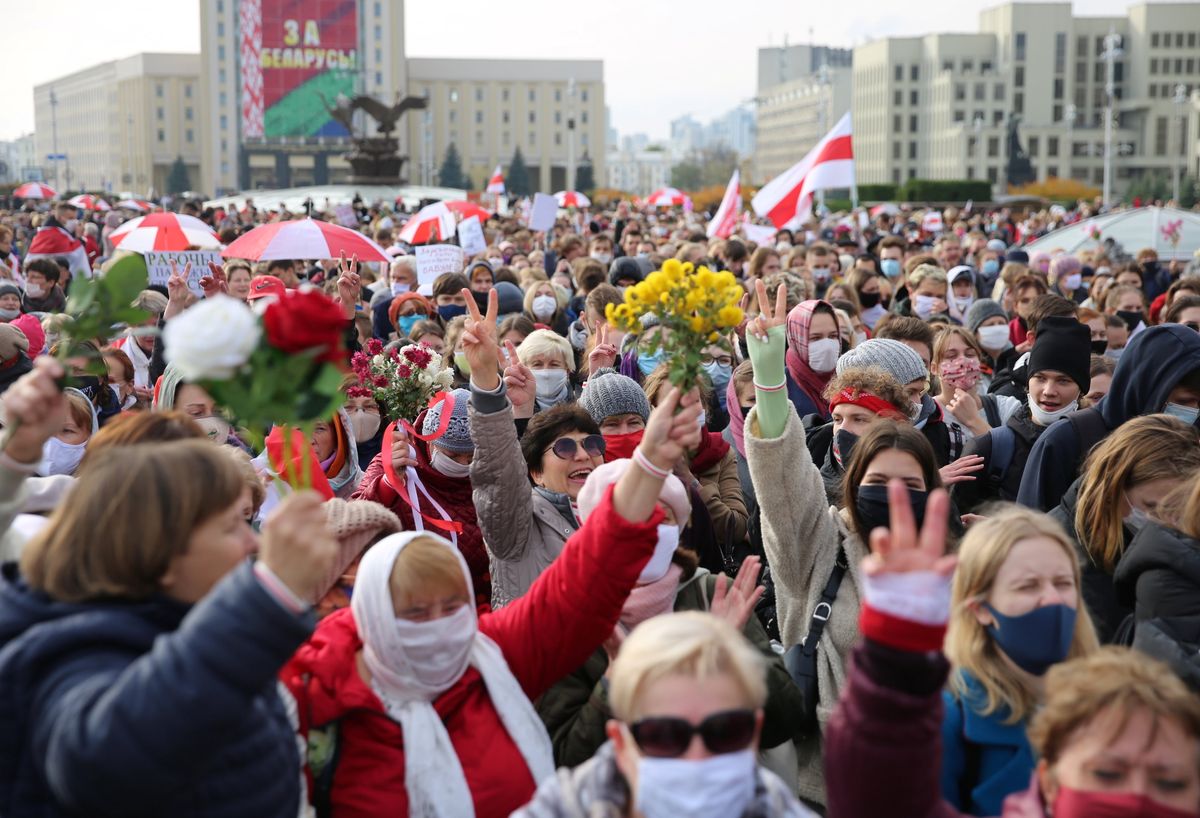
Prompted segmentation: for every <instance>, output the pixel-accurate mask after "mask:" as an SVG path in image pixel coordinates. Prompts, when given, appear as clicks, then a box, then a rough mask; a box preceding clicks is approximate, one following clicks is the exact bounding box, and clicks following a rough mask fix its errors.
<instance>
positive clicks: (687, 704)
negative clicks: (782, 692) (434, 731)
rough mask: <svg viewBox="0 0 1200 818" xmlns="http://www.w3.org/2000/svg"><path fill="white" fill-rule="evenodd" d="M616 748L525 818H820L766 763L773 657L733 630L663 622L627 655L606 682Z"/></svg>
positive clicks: (652, 623) (697, 621)
mask: <svg viewBox="0 0 1200 818" xmlns="http://www.w3.org/2000/svg"><path fill="white" fill-rule="evenodd" d="M607 681H608V683H607V684H606V688H607V690H608V700H609V704H610V706H611V708H612V718H611V719H609V720H608V721H607V723H606V724H605V732H606V733H607V735H608V738H609V741H608V742H607V743H605V744H604V746H602V747H601V748H600V749H599V751H598V752H597V753H596V754H595V756H594V757H592V758H591V759H590V760H589V761H586V762H584V763H583V764H582V765H580V766H578V767H576V768H575V769H562V770H559V772H558V774H557V775H556V776H554V777H551V778H548V779H546V780H545V781H544V782H543V783H542V785H541V786H540V787H539V788H538V792H537V795H536V796H535V797H534V799H533V801H532V802H530V803H529V804H528V805H527V806H526V807H525V808H524V809H521V810H518V811H517V812H515V813H513V816H514V818H559V817H560V816H566V815H604V816H640V817H641V818H684V817H685V816H686V817H687V818H738V816H754V818H804V816H810V815H812V813H811V812H809V811H808V810H807V809H805V808H804V807H803V806H802V805H801V804H800V803H799V802H798V801H797V800H796V798H795V797H794V796H793V795H792V793H791V789H790V787H789V786H788V785H786V784H784V782H783V781H782V780H780V779H779V778H778V777H777V776H776V775H775V774H774V773H771V772H769V771H767V770H765V769H763V768H761V767H759V766H758V764H757V761H756V756H755V753H756V751H757V748H758V746H759V739H760V736H761V732H762V729H763V724H764V718H763V713H764V710H763V708H764V706H766V702H767V698H768V696H767V687H768V685H767V680H766V676H765V674H764V666H763V657H762V655H761V654H760V653H759V652H758V651H756V650H754V648H753V647H751V646H750V644H749V643H748V642H747V641H746V640H745V639H744V638H743V637H742V636H741V635H740V634H739V633H738V632H737V630H736V629H735V628H734V627H733V626H732V625H730V624H728V623H727V622H725V621H722V620H721V619H718V618H717V617H714V616H711V615H709V614H704V613H699V612H694V611H693V612H688V613H678V614H670V615H666V616H658V617H655V618H653V619H650V620H648V621H646V622H645V623H643V624H642V625H640V626H639V627H638V628H637V630H635V631H634V632H633V633H632V634H630V636H629V638H628V639H626V640H625V643H624V644H623V645H622V646H621V651H620V653H619V654H618V656H617V658H616V660H615V661H614V662H613V664H612V666H611V668H610V669H609V674H608V676H607Z"/></svg>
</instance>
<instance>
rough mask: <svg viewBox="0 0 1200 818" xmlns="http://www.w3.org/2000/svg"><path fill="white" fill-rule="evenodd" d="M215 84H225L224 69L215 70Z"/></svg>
mask: <svg viewBox="0 0 1200 818" xmlns="http://www.w3.org/2000/svg"><path fill="white" fill-rule="evenodd" d="M217 82H219V83H221V84H222V85H224V84H225V69H224V68H218V69H217Z"/></svg>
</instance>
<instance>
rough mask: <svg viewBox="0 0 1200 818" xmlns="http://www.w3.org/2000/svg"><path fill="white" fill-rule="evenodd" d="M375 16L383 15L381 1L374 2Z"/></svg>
mask: <svg viewBox="0 0 1200 818" xmlns="http://www.w3.org/2000/svg"><path fill="white" fill-rule="evenodd" d="M375 16H376V17H382V16H383V4H382V3H379V2H376V3H375Z"/></svg>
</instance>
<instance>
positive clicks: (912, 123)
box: [908, 114, 917, 133]
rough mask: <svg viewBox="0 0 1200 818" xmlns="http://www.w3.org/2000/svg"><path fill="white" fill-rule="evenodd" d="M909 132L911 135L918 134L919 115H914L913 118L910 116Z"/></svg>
mask: <svg viewBox="0 0 1200 818" xmlns="http://www.w3.org/2000/svg"><path fill="white" fill-rule="evenodd" d="M908 132H909V133H916V132H917V115H916V114H913V115H912V116H910V117H909V118H908Z"/></svg>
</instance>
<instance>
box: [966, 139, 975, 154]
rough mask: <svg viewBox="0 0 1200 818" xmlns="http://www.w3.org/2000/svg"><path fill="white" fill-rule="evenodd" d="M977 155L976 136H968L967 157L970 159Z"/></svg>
mask: <svg viewBox="0 0 1200 818" xmlns="http://www.w3.org/2000/svg"><path fill="white" fill-rule="evenodd" d="M974 155H975V137H973V136H969V137H967V158H968V159H970V158H971V157H973V156H974Z"/></svg>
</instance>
